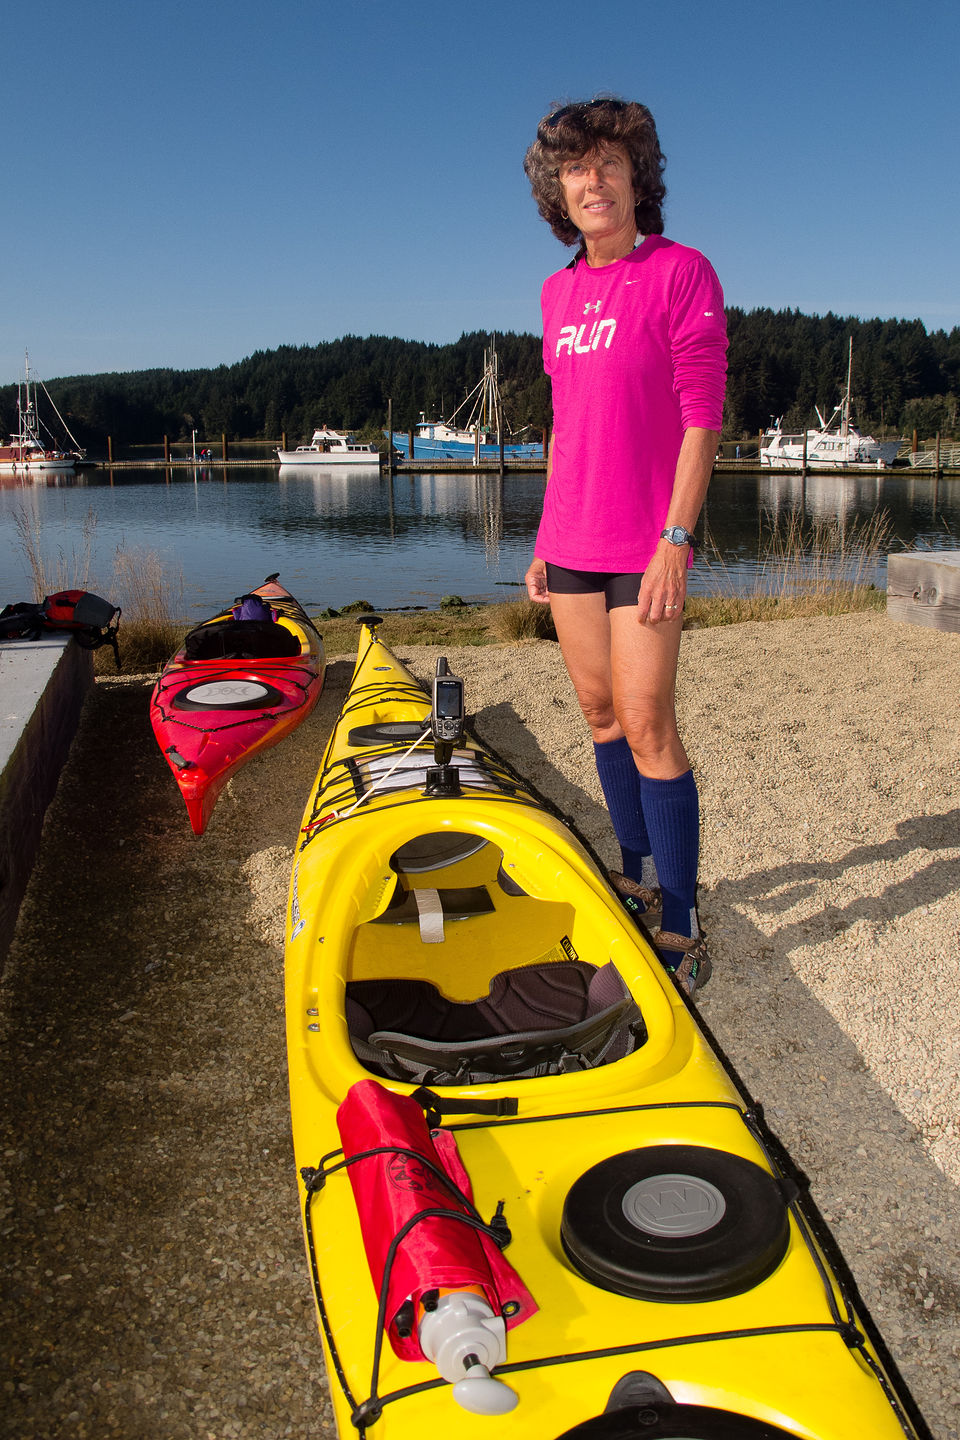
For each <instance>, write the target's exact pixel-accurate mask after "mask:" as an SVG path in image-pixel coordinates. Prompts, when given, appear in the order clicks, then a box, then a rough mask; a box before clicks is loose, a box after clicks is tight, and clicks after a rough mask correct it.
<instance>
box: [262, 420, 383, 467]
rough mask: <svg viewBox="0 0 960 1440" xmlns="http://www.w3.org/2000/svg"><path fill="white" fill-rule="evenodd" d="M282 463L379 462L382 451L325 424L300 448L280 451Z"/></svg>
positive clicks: (279, 455)
mask: <svg viewBox="0 0 960 1440" xmlns="http://www.w3.org/2000/svg"><path fill="white" fill-rule="evenodd" d="M277 458H278V459H279V461H280V464H281V465H366V466H370V465H377V466H379V464H380V454H379V452H378V450H377V447H376V446H375V445H361V444H360V443H359V441H357V440H355V439H354V438H353V436H352V435H350V434H349V433H348V432H346V431H343V430H331V429H330V428H329V427H328V426H326V425H321V427H320V429H319V430H314V432H313V438H312V440H311V441H310V444H309V445H298V446H297V448H296V450H282V449H278V450H277Z"/></svg>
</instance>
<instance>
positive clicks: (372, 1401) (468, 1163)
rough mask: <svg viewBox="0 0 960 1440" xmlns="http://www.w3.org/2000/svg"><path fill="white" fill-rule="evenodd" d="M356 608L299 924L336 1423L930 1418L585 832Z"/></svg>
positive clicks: (305, 1088)
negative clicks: (357, 627) (356, 631)
mask: <svg viewBox="0 0 960 1440" xmlns="http://www.w3.org/2000/svg"><path fill="white" fill-rule="evenodd" d="M362 626H363V628H362V630H361V636H360V644H359V652H358V657H357V662H356V666H355V669H354V672H353V678H352V682H351V685H350V688H349V692H348V694H347V696H346V699H345V701H344V704H343V708H342V710H341V712H340V716H339V718H338V720H337V722H336V724H335V726H334V729H333V731H332V734H331V736H330V740H329V743H328V745H327V747H326V751H325V753H324V756H323V759H322V762H321V765H320V769H319V773H318V775H317V779H316V783H315V785H314V787H313V789H312V791H311V794H310V796H309V799H308V802H307V805H306V809H305V812H304V816H303V821H302V826H301V831H300V835H299V839H298V843H297V846H296V850H295V856H294V864H293V873H292V877H291V884H290V896H289V906H288V913H287V932H286V1011H287V1036H288V1064H289V1078H290V1098H291V1111H292V1123H293V1140H294V1151H295V1157H296V1164H297V1167H298V1174H299V1195H300V1202H301V1207H302V1219H303V1226H304V1234H305V1240H306V1249H307V1257H308V1264H309V1268H310V1273H311V1276H312V1281H313V1287H314V1294H315V1299H316V1308H317V1315H318V1320H319V1327H320V1334H321V1338H322V1343H323V1347H324V1352H325V1357H326V1361H327V1367H328V1371H329V1375H330V1389H331V1394H332V1397H333V1406H334V1411H335V1416H336V1423H337V1426H338V1434H339V1435H340V1436H342V1437H347V1436H353V1435H359V1436H360V1437H370V1440H381V1437H382V1440H401V1437H418V1440H422V1437H424V1436H430V1435H446V1436H456V1437H458V1440H479V1437H486V1440H492V1437H493V1436H494V1435H495V1436H496V1437H497V1440H500V1437H501V1436H502V1437H506V1440H510V1437H514V1436H515V1437H517V1440H528V1437H532V1436H535V1437H537V1440H561V1437H562V1440H593V1437H598V1440H628V1437H631V1440H639V1437H641V1436H643V1437H647V1436H649V1437H674V1440H678V1437H686V1440H790V1437H794V1440H795V1437H801V1436H802V1437H804V1440H849V1437H850V1436H852V1435H858V1436H869V1437H871V1440H904V1437H905V1436H906V1437H909V1440H929V1431H928V1430H927V1429H926V1426H925V1424H924V1422H923V1420H922V1417H921V1416H920V1415H919V1412H918V1411H917V1408H916V1405H915V1403H914V1402H913V1400H912V1398H911V1397H910V1395H909V1393H908V1391H907V1390H906V1388H905V1386H904V1385H903V1382H902V1380H901V1379H900V1377H899V1375H898V1373H897V1370H896V1367H895V1365H894V1363H893V1361H892V1359H891V1358H890V1356H889V1354H888V1353H887V1350H886V1348H885V1346H884V1344H883V1341H882V1340H881V1338H880V1336H879V1335H878V1333H877V1331H876V1329H875V1327H874V1325H873V1324H872V1322H871V1320H870V1317H869V1315H868V1314H867V1312H866V1310H865V1308H864V1307H863V1306H862V1304H861V1302H860V1300H859V1297H858V1296H857V1293H856V1290H855V1287H854V1285H853V1282H852V1280H851V1278H850V1276H849V1273H848V1272H847V1269H846V1267H845V1266H844V1264H843V1262H842V1259H841V1258H840V1256H839V1254H838V1252H837V1250H836V1245H835V1242H833V1240H832V1237H831V1236H830V1234H829V1231H828V1230H827V1228H826V1226H825V1224H824V1223H823V1221H822V1219H821V1218H820V1217H819V1214H818V1212H817V1211H816V1209H815V1207H814V1205H813V1203H812V1202H811V1200H810V1198H809V1195H808V1193H807V1191H806V1190H805V1188H804V1184H803V1180H802V1177H801V1176H800V1175H799V1173H798V1172H797V1171H795V1169H794V1168H793V1166H792V1165H791V1164H790V1162H789V1159H788V1158H787V1156H786V1155H785V1153H784V1152H783V1150H782V1148H781V1147H780V1145H779V1144H778V1143H777V1141H776V1140H775V1138H774V1136H773V1135H772V1134H771V1132H770V1131H769V1130H768V1128H767V1127H766V1125H765V1122H764V1120H763V1117H762V1112H761V1111H760V1110H759V1109H758V1107H757V1106H756V1105H755V1104H754V1103H753V1102H752V1101H751V1099H750V1097H749V1096H748V1094H747V1093H746V1091H745V1089H744V1088H743V1086H742V1085H741V1084H740V1083H739V1081H738V1080H737V1078H736V1076H735V1075H734V1074H733V1072H732V1070H731V1069H730V1067H729V1066H728V1065H727V1064H726V1063H725V1062H724V1060H723V1058H722V1057H721V1055H720V1054H719V1052H718V1051H717V1049H716V1048H715V1047H714V1045H713V1044H712V1042H711V1041H710V1039H709V1037H708V1036H707V1035H706V1033H705V1031H704V1029H703V1027H702V1026H701V1024H700V1023H698V1018H697V1013H696V1011H695V1009H694V1007H693V1005H692V1004H691V1002H690V1001H688V1000H687V998H686V997H685V995H682V994H681V992H680V990H679V989H678V988H677V986H676V984H675V982H674V981H673V980H672V978H671V977H670V976H669V975H668V973H667V972H666V970H665V969H663V968H662V967H661V965H660V964H659V962H658V960H657V958H656V956H655V952H654V951H653V950H652V949H651V947H650V944H649V943H648V941H647V939H646V938H645V934H644V932H643V931H642V930H641V929H640V928H639V926H638V924H637V922H636V921H635V920H634V919H633V918H632V917H631V916H630V915H629V914H628V913H627V911H626V910H624V909H623V908H622V906H621V904H620V902H619V901H618V899H617V897H616V896H615V894H614V892H613V891H612V889H611V887H610V885H609V883H608V881H607V879H606V878H605V876H604V874H603V873H602V871H601V869H600V868H599V866H598V864H597V862H596V860H595V858H594V857H593V856H592V855H591V853H590V852H589V850H588V849H587V848H586V847H585V846H584V845H583V844H582V843H581V842H580V841H579V840H578V839H577V838H576V837H575V836H574V834H573V833H572V832H571V831H570V829H569V828H568V827H567V825H566V824H565V823H564V821H563V820H562V818H561V817H560V816H559V815H558V814H557V813H555V812H554V811H553V810H552V808H551V807H550V806H549V805H548V804H547V803H546V802H545V801H544V800H543V799H541V798H539V797H538V796H537V795H535V794H534V793H533V791H532V790H531V789H530V787H529V786H528V785H527V784H526V783H525V782H524V781H523V779H522V778H521V777H520V776H518V775H517V774H516V773H515V772H514V771H513V770H512V769H511V768H510V767H509V766H508V765H507V764H506V763H505V762H504V761H503V760H502V759H500V758H498V757H497V756H496V755H495V754H494V753H493V752H492V750H491V749H490V748H489V747H488V746H486V745H485V744H484V743H483V742H482V741H481V740H480V739H478V738H477V736H476V734H475V733H473V732H472V731H471V729H470V728H469V727H468V726H467V725H466V722H465V719H464V700H463V684H462V682H461V681H460V680H458V679H457V677H455V676H452V675H450V674H449V670H448V667H447V666H446V662H445V661H443V660H441V661H440V662H439V663H438V666H437V674H436V676H435V677H434V678H433V681H432V692H431V693H430V694H428V693H427V691H426V689H425V688H424V686H422V685H421V684H420V682H419V681H418V680H417V679H416V678H415V677H414V675H413V674H411V672H410V671H409V670H407V669H406V668H405V667H404V665H403V664H402V663H400V662H399V661H398V660H397V659H396V657H395V656H394V655H393V654H392V653H391V652H390V651H389V650H388V649H387V648H386V646H385V645H384V644H383V643H382V642H381V640H380V639H379V635H378V626H379V620H378V618H377V617H376V616H365V617H364V618H363V621H362ZM492 1416H496V1417H497V1418H496V1422H495V1423H494V1422H493V1421H492V1420H491V1417H492Z"/></svg>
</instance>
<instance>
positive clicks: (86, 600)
mask: <svg viewBox="0 0 960 1440" xmlns="http://www.w3.org/2000/svg"><path fill="white" fill-rule="evenodd" d="M119 625H120V607H119V605H112V604H111V603H110V601H109V600H104V599H103V597H102V596H101V595H94V594H93V592H92V591H91V590H58V591H57V593H56V594H55V595H47V596H46V597H45V599H44V600H42V601H41V603H40V604H39V605H31V604H27V603H26V602H23V601H21V602H19V603H18V604H16V605H7V606H6V607H5V608H4V609H3V610H2V611H0V640H39V639H40V637H41V635H43V634H44V633H45V632H47V631H50V630H60V631H67V632H68V633H69V634H71V635H73V636H74V637H75V638H76V641H77V644H78V645H82V646H83V648H84V649H85V650H97V649H99V647H100V646H101V645H110V646H112V647H113V654H114V658H115V659H116V662H117V669H118V670H119V669H120V651H119V649H118V646H117V629H118V627H119Z"/></svg>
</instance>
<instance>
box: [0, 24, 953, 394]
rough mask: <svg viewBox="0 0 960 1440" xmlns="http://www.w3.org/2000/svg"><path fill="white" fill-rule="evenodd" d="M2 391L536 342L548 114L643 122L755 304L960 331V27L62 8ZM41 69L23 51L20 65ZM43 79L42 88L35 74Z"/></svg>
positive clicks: (35, 89)
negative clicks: (588, 101)
mask: <svg viewBox="0 0 960 1440" xmlns="http://www.w3.org/2000/svg"><path fill="white" fill-rule="evenodd" d="M15 13H16V23H15V25H13V24H12V25H10V26H8V30H9V32H10V33H9V35H8V38H12V36H13V34H14V31H15V32H16V46H15V49H16V54H17V56H18V59H17V63H16V64H8V65H6V66H5V67H4V81H3V91H2V100H0V104H2V107H3V112H4V118H5V125H4V130H5V135H6V142H7V143H6V161H7V164H6V167H5V191H6V194H7V205H6V223H5V225H4V231H3V240H2V242H0V243H2V249H3V252H4V262H3V266H2V273H3V276H4V284H3V290H2V304H0V383H7V382H9V381H12V380H16V379H17V377H18V375H20V374H22V367H23V352H24V349H25V348H29V351H30V359H31V366H32V367H33V369H35V371H36V372H37V373H38V374H39V375H40V376H41V377H42V378H44V379H53V378H55V377H57V376H61V375H68V374H83V373H90V372H95V371H104V370H106V371H114V370H133V369H142V368H147V367H152V366H174V367H177V368H181V367H192V366H212V365H217V364H221V363H227V364H229V363H232V362H233V361H235V360H239V359H241V358H242V357H244V356H245V355H249V354H251V353H252V352H253V351H255V350H259V349H269V348H272V347H274V346H276V345H280V344H286V343H291V344H315V343H317V342H318V341H321V340H329V339H334V338H336V337H337V336H339V335H343V334H359V335H368V334H380V335H400V336H403V337H405V338H410V339H423V340H430V341H437V342H446V341H450V340H455V339H456V338H457V337H458V336H459V335H460V334H461V333H462V332H463V331H465V330H498V331H505V330H529V331H536V330H537V329H538V328H539V303H538V302H539V290H540V284H541V281H542V279H543V277H544V276H545V275H546V274H548V273H549V272H550V271H552V270H555V269H558V268H559V267H560V265H561V264H563V263H564V262H565V259H566V258H567V252H566V251H564V250H563V248H562V247H561V246H560V245H559V244H558V243H557V241H555V240H554V238H553V236H552V235H551V234H550V231H549V230H548V228H547V227H546V225H544V224H543V222H542V221H541V220H540V219H539V217H538V216H537V213H536V210H535V207H534V205H533V202H532V200H531V199H530V195H529V189H528V187H527V182H526V179H525V177H524V175H523V171H522V168H521V165H522V159H523V153H524V150H525V149H526V146H527V144H528V143H529V141H530V140H531V139H532V138H533V136H534V133H535V129H536V123H537V120H538V119H539V117H540V116H541V115H542V114H543V113H545V112H546V111H547V110H548V109H550V108H551V106H552V105H553V103H554V102H556V101H561V102H562V101H565V100H569V99H578V98H588V97H590V96H592V95H594V94H596V93H598V92H600V91H605V92H606V91H609V92H613V93H616V94H620V95H624V96H628V97H630V98H634V99H640V100H643V101H644V102H645V103H646V104H648V105H649V106H650V108H651V109H652V111H653V113H654V116H655V117H656V120H657V125H658V128H659V131H660V138H661V143H662V145H663V149H664V151H665V153H666V155H667V170H666V180H667V185H668V196H667V209H666V219H667V227H666V228H667V234H668V235H670V236H672V237H673V238H675V239H678V240H682V241H684V242H685V243H687V244H691V245H695V246H697V247H698V248H699V249H702V250H703V251H704V252H705V253H706V254H707V255H708V256H709V257H710V259H711V260H712V261H713V263H714V265H715V266H716V268H717V271H718V273H719V275H720V278H721V281H722V282H723V286H724V290H725V293H726V298H727V302H728V303H729V304H733V305H739V306H743V307H744V308H746V309H751V308H753V307H755V306H761V305H767V306H772V307H774V308H776V309H779V308H784V307H792V306H796V307H798V308H799V309H800V310H803V311H806V312H815V313H821V314H822V313H824V312H826V311H828V310H832V311H834V312H835V313H838V314H852V315H861V316H865V317H866V316H874V315H879V316H896V317H900V318H910V319H912V318H917V317H919V318H920V319H921V320H923V322H924V324H925V325H926V326H927V327H928V329H936V328H945V329H951V328H952V327H953V326H955V325H960V263H958V259H960V185H958V155H960V120H958V114H960V107H958V104H957V96H956V73H957V61H958V56H960V5H958V4H957V0H912V3H902V0H885V3H883V4H877V3H875V0H874V3H869V4H868V3H863V0H851V3H846V4H845V3H843V0H835V3H832V4H826V3H821V0H808V3H802V4H801V3H796V0H784V3H780V4H760V3H756V0H712V3H710V0H686V3H684V0H660V3H656V4H654V3H649V0H592V3H588V0H484V3H483V4H481V5H476V6H474V5H470V6H467V5H455V4H451V3H446V4H440V3H435V0H408V3H403V4H401V3H395V0H360V3H351V4H344V3H338V4H332V3H327V0H310V3H294V0H273V3H270V4H268V3H264V0H233V3H231V4H229V5H227V4H223V3H212V0H193V3H190V4H187V3H184V0H152V3H151V4H149V5H143V6H141V5H136V4H131V3H130V0H122V3H120V0H94V3H91V0H70V3H66V0H33V3H32V4H31V5H30V6H28V7H19V8H18V9H17V11H16V12H15ZM11 53H12V52H11ZM25 61H26V63H25Z"/></svg>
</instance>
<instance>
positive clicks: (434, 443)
mask: <svg viewBox="0 0 960 1440" xmlns="http://www.w3.org/2000/svg"><path fill="white" fill-rule="evenodd" d="M471 402H472V403H473V408H472V409H471V410H470V412H469V414H466V411H467V407H468V406H469V405H470V404H471ZM461 414H465V415H466V418H465V420H464V423H463V424H460V425H458V424H457V423H456V422H457V416H458V415H461ZM505 424H506V422H505V420H504V415H503V402H502V400H501V398H500V380H499V370H498V358H497V347H496V343H495V342H494V343H493V344H491V346H490V349H489V350H485V351H484V355H483V375H482V376H481V378H480V380H479V382H478V384H477V385H476V386H475V387H474V388H473V390H471V391H470V394H469V395H468V396H467V398H466V399H465V400H464V401H463V403H462V404H461V405H458V407H457V409H456V410H455V411H454V412H453V414H452V415H451V417H450V419H449V420H428V419H427V417H426V415H425V414H424V412H423V411H422V410H421V412H420V420H419V422H418V423H417V424H416V425H415V426H414V430H413V457H412V458H413V459H415V460H470V459H484V460H490V459H494V458H496V457H497V456H498V455H499V453H500V436H501V434H505ZM391 438H392V440H393V445H394V448H395V449H396V450H397V451H398V452H399V454H400V455H401V456H402V457H403V458H404V459H405V460H409V459H410V458H411V456H410V454H409V449H410V439H409V436H408V435H406V434H405V433H404V432H403V431H401V430H395V431H394V433H393V436H392V437H391ZM503 453H504V455H507V456H510V457H511V458H513V459H520V458H530V459H532V458H539V457H541V456H542V455H543V442H542V440H537V441H533V442H527V443H525V444H517V443H510V442H507V441H506V440H505V443H504V446H503Z"/></svg>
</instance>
